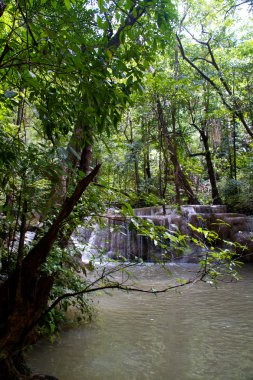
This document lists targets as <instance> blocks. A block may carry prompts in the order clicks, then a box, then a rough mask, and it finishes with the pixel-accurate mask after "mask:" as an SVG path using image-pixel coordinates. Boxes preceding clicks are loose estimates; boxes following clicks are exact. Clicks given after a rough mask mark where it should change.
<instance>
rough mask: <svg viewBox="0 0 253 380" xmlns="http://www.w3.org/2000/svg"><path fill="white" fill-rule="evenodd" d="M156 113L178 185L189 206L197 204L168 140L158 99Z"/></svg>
mask: <svg viewBox="0 0 253 380" xmlns="http://www.w3.org/2000/svg"><path fill="white" fill-rule="evenodd" d="M157 111H158V119H159V123H160V127H161V130H162V133H163V135H164V138H165V141H166V144H167V147H168V151H169V155H170V159H171V162H172V164H173V166H174V170H175V171H177V176H178V179H179V181H180V185H181V186H182V188H183V189H184V192H185V195H186V196H187V198H188V203H189V204H199V201H198V199H197V197H196V196H195V195H194V193H193V190H192V188H191V185H190V183H189V181H188V179H187V178H186V176H185V175H184V173H183V171H182V169H181V166H180V164H179V162H178V159H177V157H176V156H175V152H174V149H173V145H172V143H171V141H170V138H169V136H168V132H167V128H166V123H165V120H164V116H163V109H162V105H161V103H160V101H159V99H158V100H157Z"/></svg>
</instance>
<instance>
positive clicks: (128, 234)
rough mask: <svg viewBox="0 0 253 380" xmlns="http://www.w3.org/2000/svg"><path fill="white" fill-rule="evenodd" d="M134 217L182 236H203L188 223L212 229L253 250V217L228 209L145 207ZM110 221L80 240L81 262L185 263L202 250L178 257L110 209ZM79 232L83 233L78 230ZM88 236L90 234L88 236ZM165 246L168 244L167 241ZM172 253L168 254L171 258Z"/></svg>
mask: <svg viewBox="0 0 253 380" xmlns="http://www.w3.org/2000/svg"><path fill="white" fill-rule="evenodd" d="M134 211H135V215H136V216H137V217H139V218H140V219H143V220H148V221H150V222H151V223H153V224H154V225H155V226H164V227H165V228H167V229H168V232H170V233H173V231H174V232H175V231H178V232H179V233H181V234H182V235H188V236H192V237H196V238H199V237H200V234H199V233H198V232H196V231H194V230H192V229H191V228H190V227H189V224H191V225H193V226H195V227H197V228H198V227H200V228H202V229H209V230H213V231H215V232H217V233H218V235H219V236H220V238H221V239H225V240H227V241H232V242H239V243H240V244H242V245H245V246H247V247H248V250H249V251H251V250H252V251H253V241H252V235H253V234H252V232H251V231H253V217H248V216H245V215H243V214H236V213H227V212H226V207H225V206H223V205H221V206H210V205H185V206H181V208H180V209H179V210H176V209H173V208H169V207H168V206H166V207H165V208H163V207H162V206H160V207H145V208H141V209H136V210H134ZM103 219H104V220H106V219H107V222H106V223H105V225H104V226H103V227H101V226H100V225H99V224H95V225H94V226H93V229H92V231H91V232H90V235H89V237H88V238H87V236H86V237H85V234H84V237H85V238H84V239H83V241H82V240H81V241H80V239H79V238H78V242H79V243H78V244H79V245H80V244H81V245H80V252H81V255H82V261H83V262H87V261H89V260H91V259H94V257H95V258H96V257H98V256H99V257H101V252H103V253H104V257H105V258H106V257H109V258H112V259H120V258H122V257H124V258H125V259H127V260H134V259H136V258H138V259H141V260H143V261H148V262H150V261H156V260H164V259H166V260H168V259H172V258H173V260H177V261H179V260H180V261H183V262H195V261H196V260H197V259H198V256H199V255H201V253H202V251H201V249H200V248H199V247H198V246H196V245H193V244H190V246H189V247H188V248H187V247H186V248H185V250H184V254H181V255H180V254H179V255H178V254H177V250H175V249H174V250H173V247H172V246H171V247H170V248H169V249H168V250H164V249H162V248H161V247H160V246H159V245H157V244H155V243H154V242H153V241H152V240H151V239H150V238H148V237H146V236H143V235H139V234H138V233H137V232H136V231H135V230H134V229H130V228H129V221H128V220H127V219H124V218H123V217H122V216H120V214H119V212H115V213H113V212H112V210H110V214H109V215H108V217H106V216H105V217H104V218H103ZM79 233H80V231H79ZM86 235H87V233H86ZM166 243H168V245H169V242H168V240H166ZM168 253H169V255H168Z"/></svg>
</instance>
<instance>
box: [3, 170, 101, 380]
mask: <svg viewBox="0 0 253 380" xmlns="http://www.w3.org/2000/svg"><path fill="white" fill-rule="evenodd" d="M99 168H100V165H97V166H96V167H95V169H94V170H93V171H92V172H91V173H90V174H89V175H87V176H86V177H85V178H83V179H82V180H81V181H79V182H78V184H77V185H76V188H75V190H74V192H73V194H72V195H71V197H70V198H67V199H66V200H65V202H64V204H63V206H62V209H61V211H60V212H59V213H58V215H57V217H56V218H55V221H54V222H53V224H52V226H51V227H50V228H49V230H48V232H47V233H46V234H45V235H44V236H43V237H42V238H41V239H40V240H39V242H38V243H37V244H36V245H35V246H34V247H33V248H32V249H31V251H30V252H29V254H28V255H27V256H26V257H25V258H24V259H23V260H22V262H21V267H19V268H17V269H16V270H15V271H14V272H13V273H12V274H11V275H10V276H9V278H8V279H7V280H6V281H5V282H4V283H3V284H2V285H1V287H0V352H1V354H0V369H1V368H2V370H3V369H5V371H7V370H8V368H9V369H10V374H9V375H8V376H9V377H6V378H5V380H9V379H19V377H15V372H17V373H19V375H20V373H22V372H20V371H19V370H18V369H17V368H15V365H14V359H13V357H14V356H13V355H14V353H15V355H17V354H20V353H22V350H23V347H24V346H25V345H26V343H27V340H29V334H30V333H31V331H32V329H33V328H34V327H35V326H36V323H37V322H38V320H39V318H40V316H41V314H42V313H43V311H44V310H45V308H46V306H47V301H48V297H49V293H50V291H51V289H52V286H53V283H54V277H53V276H46V275H45V274H43V272H42V271H41V265H42V264H43V263H45V261H46V259H47V257H48V255H49V253H50V250H51V248H52V245H53V243H54V242H55V241H56V239H57V235H58V232H59V230H60V228H61V226H62V223H63V222H64V220H65V219H66V218H67V217H68V216H69V215H70V213H71V212H72V210H73V208H74V207H75V205H76V204H77V202H78V201H79V199H80V197H81V196H82V194H83V192H84V191H85V189H86V188H87V187H88V185H89V184H90V183H91V182H92V181H93V179H94V178H95V176H96V175H97V173H98V171H99ZM11 367H12V368H11ZM6 376H7V375H6Z"/></svg>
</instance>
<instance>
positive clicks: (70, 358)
mask: <svg viewBox="0 0 253 380" xmlns="http://www.w3.org/2000/svg"><path fill="white" fill-rule="evenodd" d="M188 269H192V268H191V267H190V268H189V267H187V268H186V267H184V269H183V271H184V273H185V275H186V276H187V274H186V271H187V270H188ZM138 270H139V273H138V275H139V278H140V282H141V283H143V284H144V286H145V285H147V283H148V282H149V281H152V282H153V283H154V286H156V287H158V286H163V285H164V284H165V280H166V276H165V275H164V273H162V272H161V271H160V270H159V269H158V268H157V267H154V266H148V267H147V268H142V269H138ZM176 271H177V272H178V273H181V272H182V269H178V268H177V269H176ZM176 275H177V274H176ZM111 294H112V295H113V296H110V295H106V294H103V295H102V296H97V297H96V301H97V302H98V301H99V304H98V316H97V318H96V320H95V321H94V322H92V323H91V324H89V325H87V326H85V327H81V328H77V329H74V330H70V331H67V332H64V333H63V334H62V337H61V339H60V340H59V341H58V342H57V343H56V344H54V345H51V344H50V343H48V342H47V341H43V342H40V343H39V344H38V345H37V346H36V347H35V349H34V351H33V352H32V353H31V354H30V359H29V360H30V364H31V366H32V368H33V369H34V370H35V371H37V372H42V373H49V374H52V375H55V376H57V377H58V378H59V379H60V380H109V379H110V380H211V379H213V380H214V379H215V380H246V379H247V380H252V379H253V318H252V317H253V266H246V267H244V269H243V279H242V280H241V281H239V282H238V283H223V284H222V285H221V286H220V288H219V289H218V290H216V289H214V288H211V287H210V286H208V285H205V284H203V283H198V284H196V285H194V286H191V287H190V288H188V289H186V288H184V289H183V290H182V291H181V293H178V292H175V291H173V292H170V293H166V294H161V295H159V296H152V295H148V294H141V293H128V294H126V293H122V292H120V291H113V292H111Z"/></svg>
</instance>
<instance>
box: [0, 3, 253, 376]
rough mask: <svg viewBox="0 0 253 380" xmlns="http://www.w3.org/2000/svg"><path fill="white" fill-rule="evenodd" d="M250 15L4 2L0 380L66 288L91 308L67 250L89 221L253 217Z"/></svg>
mask: <svg viewBox="0 0 253 380" xmlns="http://www.w3.org/2000/svg"><path fill="white" fill-rule="evenodd" d="M251 6H252V3H251V0H248V1H247V0H245V1H243V2H242V4H240V2H239V1H238V2H237V0H211V1H204V0H203V1H195V0H189V1H188V0H186V1H182V2H171V1H170V0H158V1H153V0H117V1H113V0H112V1H111V0H108V1H107V0H98V1H95V0H87V1H86V0H60V1H56V0H16V1H14V0H0V78H1V81H0V101H1V102H0V124H1V128H0V173H1V174H0V213H1V225H0V245H1V251H0V260H1V275H2V277H1V281H2V282H1V287H0V378H1V379H5V380H9V379H20V378H21V376H23V378H28V373H29V372H28V370H27V368H26V366H25V363H24V359H23V348H24V347H26V346H27V345H29V344H30V343H31V341H32V340H33V335H34V333H33V331H34V327H35V326H37V324H38V323H40V324H41V323H42V322H41V320H42V317H43V323H44V326H49V327H50V328H51V330H53V329H54V324H53V323H52V321H55V319H57V311H55V310H54V309H51V310H50V312H49V313H48V314H47V315H46V316H45V315H44V312H45V310H46V308H47V304H48V301H49V300H50V302H53V301H55V300H59V297H61V296H62V295H63V294H64V293H65V291H66V287H67V288H68V289H69V290H71V291H72V292H74V293H75V292H76V294H77V295H78V296H79V307H80V308H81V309H82V310H85V308H86V302H85V299H84V298H83V296H82V295H81V294H79V292H80V291H81V290H82V289H83V288H84V286H85V285H84V284H85V283H84V282H83V281H84V280H81V279H80V277H79V276H78V274H76V272H77V271H78V263H77V262H76V261H75V260H74V259H73V256H74V253H73V252H72V251H71V249H69V247H68V240H69V237H70V235H71V233H72V232H73V231H74V230H75V227H76V226H77V225H78V224H79V223H80V221H82V220H83V219H84V218H85V217H86V218H87V217H90V219H89V220H90V221H92V218H95V217H96V216H97V215H102V214H103V213H104V211H105V210H106V209H108V208H110V207H114V206H117V207H121V206H122V205H123V206H124V207H125V208H126V205H129V204H130V205H131V206H132V207H136V206H138V207H140V206H147V205H156V204H170V205H176V204H187V203H188V204H198V203H203V204H209V203H212V204H226V205H228V208H229V209H230V210H231V211H239V212H244V213H247V214H251V213H252V211H253V190H252V189H253V187H252V184H253V177H252V165H253V161H252V138H253V128H252V125H253V111H252V103H253V83H252V74H253V56H252V55H253V29H252V13H251ZM27 231H34V232H35V239H34V241H33V242H32V244H30V245H27V244H26V243H25V233H26V232H27ZM65 301H66V300H65ZM66 305H67V301H66V303H65V304H63V307H65V306H66ZM60 317H61V316H60V313H59V318H60ZM26 376H27V377H26Z"/></svg>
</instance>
